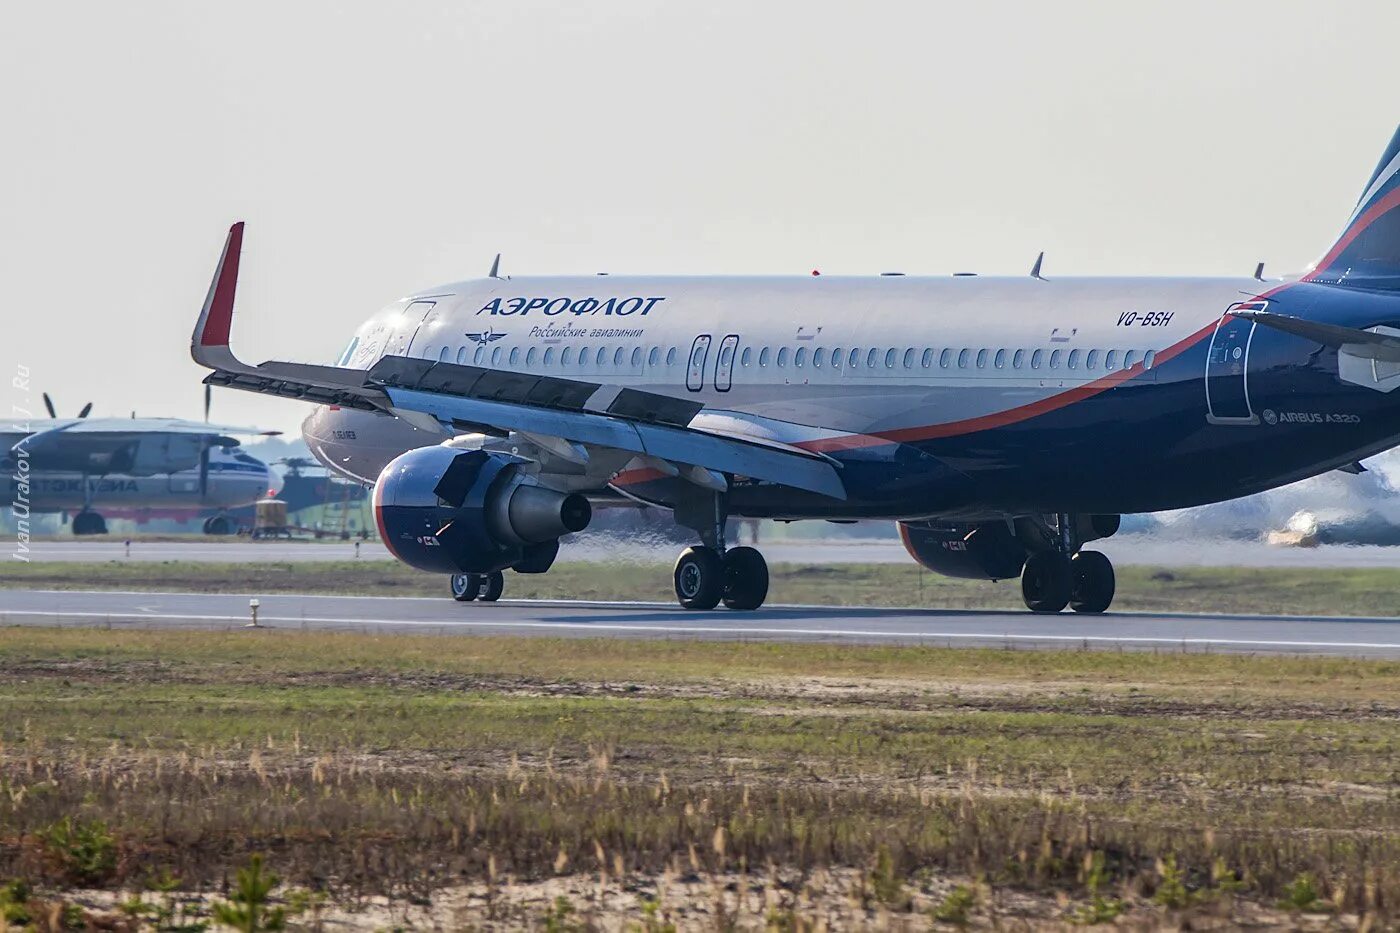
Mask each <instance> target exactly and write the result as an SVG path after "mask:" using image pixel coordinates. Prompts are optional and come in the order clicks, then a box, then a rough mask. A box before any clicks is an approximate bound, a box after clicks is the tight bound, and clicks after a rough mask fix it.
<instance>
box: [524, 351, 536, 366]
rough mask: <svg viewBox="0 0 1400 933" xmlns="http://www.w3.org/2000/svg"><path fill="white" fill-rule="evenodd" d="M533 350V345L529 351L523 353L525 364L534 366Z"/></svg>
mask: <svg viewBox="0 0 1400 933" xmlns="http://www.w3.org/2000/svg"><path fill="white" fill-rule="evenodd" d="M535 352H536V351H535V348H534V347H531V348H530V351H529V352H528V353H526V354H525V365H526V366H534V365H535Z"/></svg>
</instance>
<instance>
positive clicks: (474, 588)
mask: <svg viewBox="0 0 1400 933" xmlns="http://www.w3.org/2000/svg"><path fill="white" fill-rule="evenodd" d="M450 582H451V586H452V598H453V599H455V600H457V602H459V603H469V602H471V601H472V600H474V599H476V597H477V594H478V593H480V592H481V575H480V574H477V573H454V574H453V575H452V577H451V578H450Z"/></svg>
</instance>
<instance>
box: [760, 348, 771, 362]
mask: <svg viewBox="0 0 1400 933" xmlns="http://www.w3.org/2000/svg"><path fill="white" fill-rule="evenodd" d="M770 356H772V354H771V353H770V352H769V350H768V348H767V347H764V348H763V349H762V350H759V351H758V365H759V366H767V365H768V358H769V357H770Z"/></svg>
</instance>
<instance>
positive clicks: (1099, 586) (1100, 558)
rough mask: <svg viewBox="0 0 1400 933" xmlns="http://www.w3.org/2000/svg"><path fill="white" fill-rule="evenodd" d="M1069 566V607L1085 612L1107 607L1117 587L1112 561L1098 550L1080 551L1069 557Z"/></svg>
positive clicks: (1096, 611) (1111, 601) (1097, 611)
mask: <svg viewBox="0 0 1400 933" xmlns="http://www.w3.org/2000/svg"><path fill="white" fill-rule="evenodd" d="M1069 567H1070V575H1071V577H1072V582H1071V585H1070V598H1069V605H1070V608H1071V609H1073V610H1074V611H1075V612H1086V613H1099V612H1103V611H1105V610H1106V609H1108V607H1109V606H1110V605H1111V604H1112V603H1113V593H1114V590H1115V589H1116V588H1117V580H1116V578H1115V576H1114V573H1113V563H1112V562H1111V561H1110V560H1109V559H1108V558H1107V557H1106V556H1104V555H1103V554H1101V553H1099V552H1098V551H1080V552H1079V553H1078V554H1076V555H1074V557H1073V558H1071V560H1070V562H1069Z"/></svg>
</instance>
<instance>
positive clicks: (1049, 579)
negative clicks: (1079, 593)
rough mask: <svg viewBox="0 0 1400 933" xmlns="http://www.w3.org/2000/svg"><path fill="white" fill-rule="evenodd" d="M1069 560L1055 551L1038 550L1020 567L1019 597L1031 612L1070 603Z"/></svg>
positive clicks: (1059, 608)
mask: <svg viewBox="0 0 1400 933" xmlns="http://www.w3.org/2000/svg"><path fill="white" fill-rule="evenodd" d="M1070 589H1071V580H1070V570H1069V561H1068V560H1066V559H1065V558H1064V555H1062V554H1058V553H1056V552H1054V551H1037V552H1036V553H1034V554H1032V555H1031V556H1030V557H1028V558H1026V566H1025V567H1023V568H1021V598H1022V599H1024V600H1025V601H1026V608H1027V609H1029V610H1030V611H1031V612H1059V611H1060V610H1061V609H1064V608H1065V606H1067V605H1069V597H1070Z"/></svg>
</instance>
